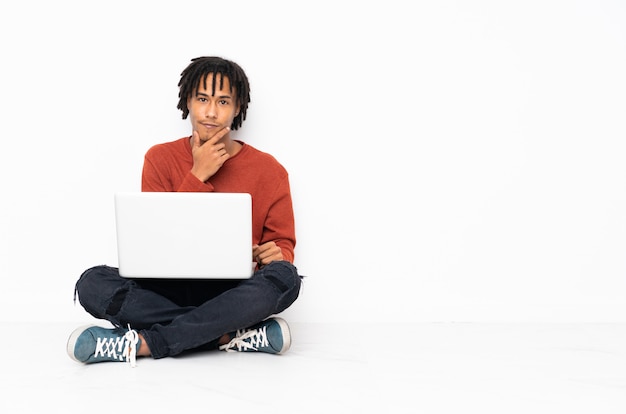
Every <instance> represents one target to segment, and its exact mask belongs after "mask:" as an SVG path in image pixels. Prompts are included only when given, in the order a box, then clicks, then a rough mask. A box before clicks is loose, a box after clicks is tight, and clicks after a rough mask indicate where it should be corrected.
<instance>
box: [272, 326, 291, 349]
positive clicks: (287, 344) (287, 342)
mask: <svg viewBox="0 0 626 414" xmlns="http://www.w3.org/2000/svg"><path fill="white" fill-rule="evenodd" d="M272 319H274V320H275V321H276V322H278V326H280V329H281V332H282V333H283V347H282V348H281V349H280V351H278V352H277V354H278V355H280V354H283V353H285V352H287V351H288V350H289V348H291V330H290V329H289V325H287V321H285V320H284V319H283V318H277V317H274V318H272ZM285 333H286V334H285Z"/></svg>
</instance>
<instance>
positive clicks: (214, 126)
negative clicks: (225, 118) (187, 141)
mask: <svg viewBox="0 0 626 414" xmlns="http://www.w3.org/2000/svg"><path fill="white" fill-rule="evenodd" d="M200 125H202V126H203V127H205V128H206V129H213V128H217V127H218V126H219V125H215V124H209V123H205V122H202V123H201V124H200Z"/></svg>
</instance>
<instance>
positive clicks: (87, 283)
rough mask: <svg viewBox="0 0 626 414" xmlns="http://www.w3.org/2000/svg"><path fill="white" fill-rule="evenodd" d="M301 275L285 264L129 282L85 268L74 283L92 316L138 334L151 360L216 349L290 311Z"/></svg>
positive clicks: (109, 271) (113, 272)
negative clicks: (239, 274) (213, 276)
mask: <svg viewBox="0 0 626 414" xmlns="http://www.w3.org/2000/svg"><path fill="white" fill-rule="evenodd" d="M300 286H301V277H300V276H299V275H298V271H297V269H296V267H295V266H294V265H293V264H291V263H289V262H287V261H277V262H272V263H270V264H268V265H266V266H264V267H262V268H261V269H259V270H257V271H256V272H254V274H253V275H252V277H251V278H249V279H245V280H243V281H239V280H174V279H127V278H123V277H121V276H120V274H119V271H118V269H117V268H115V267H110V266H105V265H102V266H95V267H92V268H90V269H87V270H86V271H85V272H84V273H83V274H82V275H81V276H80V278H79V279H78V282H76V292H75V294H77V295H78V299H79V302H80V304H81V305H82V306H83V308H85V310H86V311H87V312H88V313H89V314H91V315H92V316H94V317H96V318H98V319H106V320H108V321H109V322H111V323H112V324H113V325H115V326H118V327H124V328H125V327H127V325H128V324H130V327H131V328H132V329H135V330H137V331H138V332H139V333H140V334H141V335H142V336H143V337H144V339H145V340H146V343H147V344H148V346H149V348H150V351H151V353H152V357H153V358H164V357H167V356H174V355H177V354H180V353H181V352H183V351H188V350H189V351H190V350H198V349H215V348H216V347H217V341H218V339H219V338H220V337H221V336H222V335H224V334H226V333H231V332H234V331H236V330H237V329H244V328H247V327H249V326H251V325H254V324H255V323H257V322H260V321H262V320H264V319H266V318H267V317H269V316H271V315H273V314H277V313H280V312H282V311H284V310H285V309H287V308H288V307H289V306H290V305H291V304H292V303H293V302H294V301H295V300H296V299H297V298H298V295H299V293H300Z"/></svg>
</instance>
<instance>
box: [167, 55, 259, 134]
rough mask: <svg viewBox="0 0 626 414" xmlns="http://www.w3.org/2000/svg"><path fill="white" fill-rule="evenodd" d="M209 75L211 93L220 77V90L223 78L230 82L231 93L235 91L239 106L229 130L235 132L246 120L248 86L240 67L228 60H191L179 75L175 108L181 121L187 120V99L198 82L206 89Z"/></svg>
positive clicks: (211, 57)
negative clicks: (211, 80) (210, 76)
mask: <svg viewBox="0 0 626 414" xmlns="http://www.w3.org/2000/svg"><path fill="white" fill-rule="evenodd" d="M209 73H213V84H212V85H211V86H212V91H213V93H215V82H216V80H217V78H218V76H217V75H218V74H219V75H220V76H219V78H220V88H221V87H222V85H223V82H224V77H227V78H228V79H229V81H230V90H231V92H232V91H233V89H235V92H236V99H237V104H238V105H239V115H237V116H236V117H235V118H234V119H233V123H232V125H231V126H230V129H232V130H233V131H234V130H237V129H239V127H240V126H241V124H243V121H244V120H245V119H246V112H247V110H248V103H250V84H249V83H248V77H247V76H246V74H245V72H244V71H243V69H241V67H240V66H239V65H238V64H236V63H235V62H232V61H230V60H226V59H223V58H221V57H217V56H203V57H197V58H194V59H191V63H190V64H189V66H187V67H186V68H185V70H183V72H182V73H181V74H180V82H178V88H179V92H178V98H179V100H178V106H177V108H178V109H180V110H181V111H182V112H183V119H187V116H188V115H189V108H187V99H189V97H191V95H192V94H193V93H194V91H196V90H197V89H198V86H199V85H200V81H202V82H204V83H203V86H204V88H205V89H206V86H207V85H206V79H207V75H208V74H209Z"/></svg>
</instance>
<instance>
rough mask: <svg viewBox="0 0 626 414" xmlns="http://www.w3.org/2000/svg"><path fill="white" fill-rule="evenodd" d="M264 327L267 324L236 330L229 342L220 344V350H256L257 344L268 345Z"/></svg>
mask: <svg viewBox="0 0 626 414" xmlns="http://www.w3.org/2000/svg"><path fill="white" fill-rule="evenodd" d="M266 328H267V326H263V327H262V328H260V329H252V330H249V331H242V330H238V331H237V334H236V335H235V337H234V338H233V339H231V340H230V342H229V343H227V344H225V345H222V346H220V350H222V351H226V352H237V351H239V352H241V351H249V350H253V351H257V350H258V347H259V346H268V345H269V342H268V341H267V332H266ZM235 348H237V349H235Z"/></svg>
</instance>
